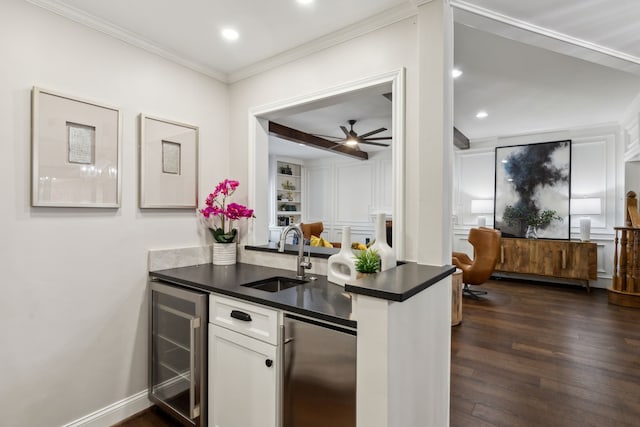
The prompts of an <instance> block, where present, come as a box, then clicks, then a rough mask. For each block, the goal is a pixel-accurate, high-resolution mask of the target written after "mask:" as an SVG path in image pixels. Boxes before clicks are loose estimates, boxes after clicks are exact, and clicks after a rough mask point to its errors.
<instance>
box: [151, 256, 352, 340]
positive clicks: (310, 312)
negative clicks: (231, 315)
mask: <svg viewBox="0 0 640 427" xmlns="http://www.w3.org/2000/svg"><path fill="white" fill-rule="evenodd" d="M237 265H238V266H239V267H240V266H242V264H240V263H238V264H237ZM197 267H204V268H205V269H212V268H215V267H213V266H212V265H211V264H202V265H197V266H191V267H180V268H176V269H167V270H158V271H150V272H149V277H151V278H153V279H157V280H162V281H165V282H169V283H173V284H175V285H179V286H183V287H186V288H190V289H195V290H198V291H201V292H207V293H215V294H219V295H225V296H229V297H233V298H236V299H239V300H242V301H248V302H253V303H256V304H260V305H264V306H268V307H272V308H276V309H279V310H283V311H286V312H290V313H296V314H299V315H302V316H307V317H310V318H315V319H320V320H324V321H326V322H329V323H334V324H337V325H341V326H346V327H349V328H354V329H357V325H358V323H357V321H356V320H351V319H348V318H345V317H341V316H333V315H332V314H330V313H327V312H323V311H322V310H321V309H310V308H308V307H302V306H297V305H295V304H291V303H288V302H287V300H286V299H284V300H281V301H279V300H278V293H274V294H270V293H267V294H265V295H264V297H259V296H254V295H252V294H251V292H252V290H250V289H246V288H244V287H242V286H241V285H240V286H237V285H236V286H231V287H227V284H224V285H222V286H216V285H215V284H213V283H212V282H209V283H207V284H205V282H202V281H194V280H189V279H188V278H187V277H189V275H190V272H191V271H193V270H194V268H195V269H197ZM255 267H258V268H260V267H259V266H254V265H251V268H255ZM264 269H265V270H273V269H271V268H270V267H264ZM274 271H276V270H274ZM194 277H196V280H201V277H200V276H198V275H196V276H194ZM318 277H319V278H323V276H318ZM323 281H324V282H325V283H326V278H324V280H323V279H320V280H318V284H320V285H321V284H322V282H323ZM331 286H333V287H335V286H337V285H333V284H331ZM253 292H255V291H253ZM257 292H258V294H260V292H262V291H257Z"/></svg>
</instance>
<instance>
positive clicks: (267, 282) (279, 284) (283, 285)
mask: <svg viewBox="0 0 640 427" xmlns="http://www.w3.org/2000/svg"><path fill="white" fill-rule="evenodd" d="M307 282H308V281H307V280H300V279H292V278H290V277H269V278H268V279H263V280H258V281H257V282H251V283H247V284H246V285H242V286H246V287H247V288H253V289H260V290H261V291H266V292H279V291H282V290H285V289H289V288H293V287H294V286H299V285H303V284H305V283H307Z"/></svg>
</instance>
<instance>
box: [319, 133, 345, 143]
mask: <svg viewBox="0 0 640 427" xmlns="http://www.w3.org/2000/svg"><path fill="white" fill-rule="evenodd" d="M311 135H313V136H319V137H321V138H333V139H339V140H344V138H343V137H341V136H333V135H322V134H321V133H312V134H311ZM332 142H335V141H332Z"/></svg>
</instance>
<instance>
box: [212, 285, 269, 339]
mask: <svg viewBox="0 0 640 427" xmlns="http://www.w3.org/2000/svg"><path fill="white" fill-rule="evenodd" d="M209 323H213V324H214V325H219V326H222V327H225V328H227V329H230V330H232V331H236V332H239V333H241V334H244V335H247V336H249V337H252V338H256V339H259V340H261V341H264V342H267V343H269V344H272V345H277V342H278V311H277V310H272V309H269V308H266V307H262V306H258V305H254V304H249V303H246V302H243V301H237V300H234V299H231V298H225V297H221V296H218V295H211V296H209Z"/></svg>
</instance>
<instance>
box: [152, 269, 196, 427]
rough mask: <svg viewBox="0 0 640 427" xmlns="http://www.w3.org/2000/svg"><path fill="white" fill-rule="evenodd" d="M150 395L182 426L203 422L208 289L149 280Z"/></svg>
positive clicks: (153, 400)
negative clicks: (187, 287)
mask: <svg viewBox="0 0 640 427" xmlns="http://www.w3.org/2000/svg"><path fill="white" fill-rule="evenodd" d="M150 292H151V297H150V317H151V318H150V329H151V333H150V340H149V359H150V360H149V399H151V401H152V402H154V403H156V404H157V405H158V406H159V407H160V408H161V409H162V410H163V411H165V412H167V413H168V414H169V415H171V416H172V417H174V418H175V419H176V420H178V421H179V422H180V423H182V424H183V425H185V426H198V427H204V426H206V420H207V411H206V404H207V395H206V393H207V381H206V378H207V371H206V369H207V367H206V360H207V318H206V317H207V301H208V300H207V297H208V294H206V293H202V292H198V291H193V290H189V289H185V288H181V287H178V286H172V285H168V284H165V283H161V282H156V281H152V282H150Z"/></svg>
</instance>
